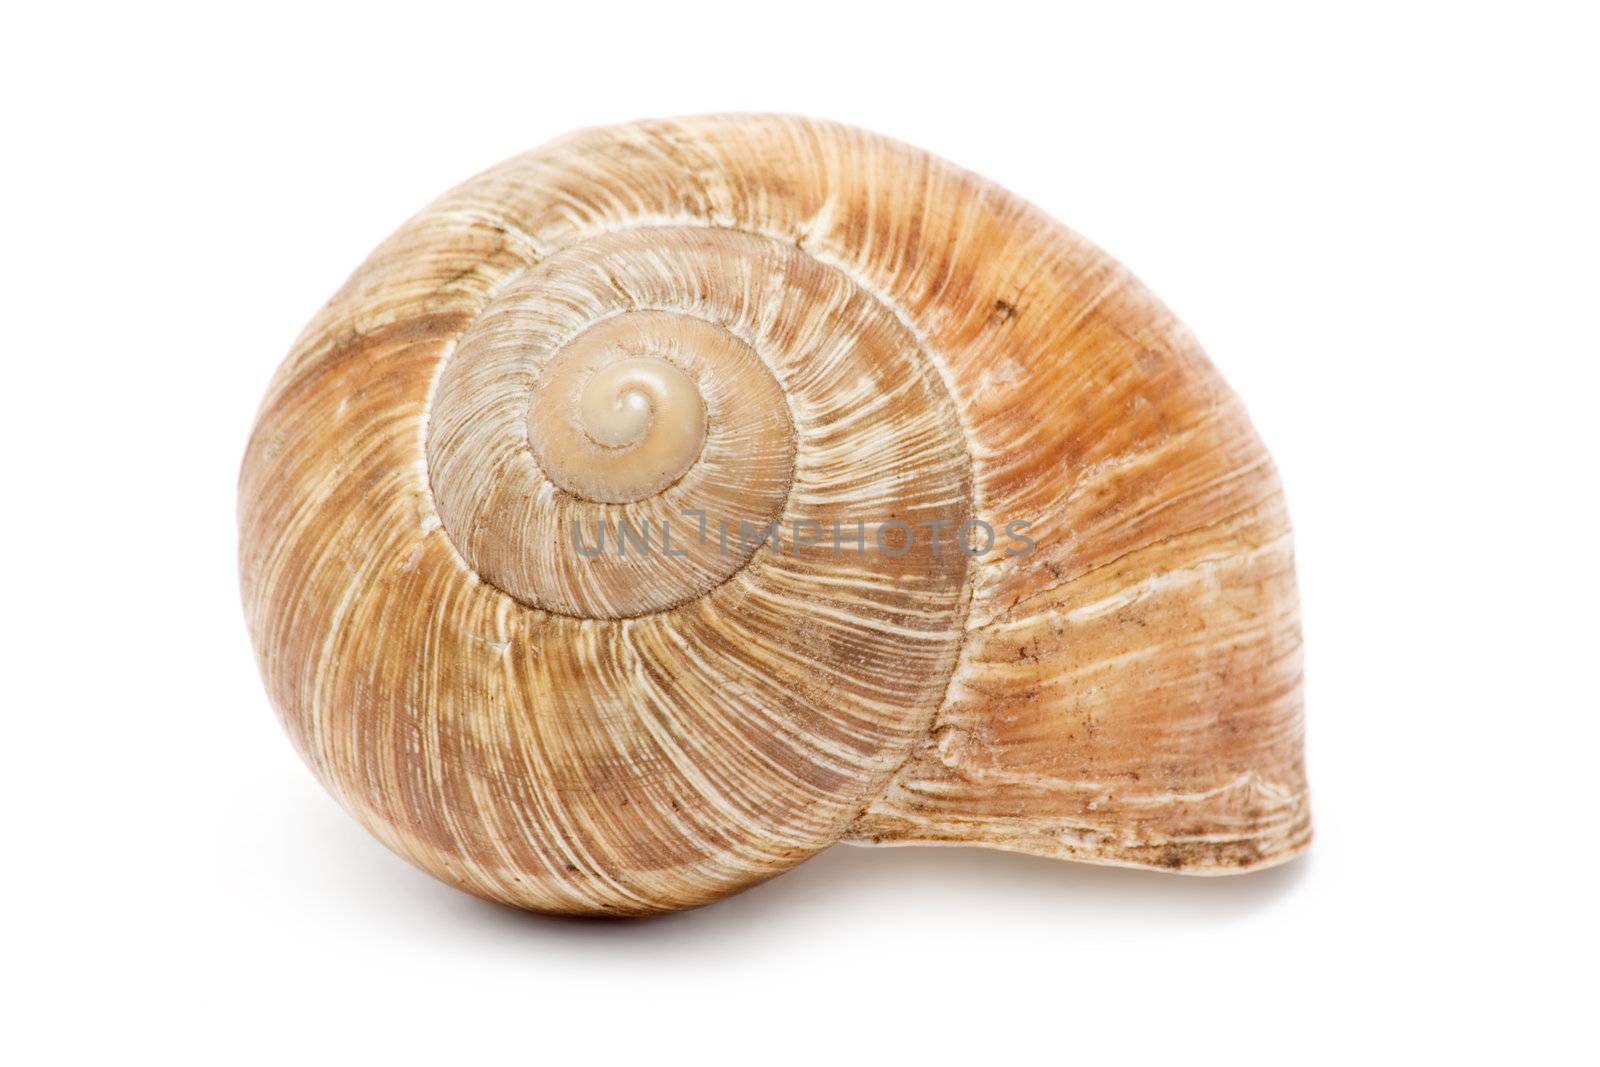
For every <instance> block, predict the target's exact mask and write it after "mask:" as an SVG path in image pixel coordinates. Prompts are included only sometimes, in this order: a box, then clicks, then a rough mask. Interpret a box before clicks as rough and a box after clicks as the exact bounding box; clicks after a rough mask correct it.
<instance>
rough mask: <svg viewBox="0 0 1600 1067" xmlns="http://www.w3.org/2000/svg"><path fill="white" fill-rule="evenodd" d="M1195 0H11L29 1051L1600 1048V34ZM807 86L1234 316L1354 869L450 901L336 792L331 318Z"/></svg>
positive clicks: (16, 594)
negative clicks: (669, 148) (308, 627)
mask: <svg viewBox="0 0 1600 1067" xmlns="http://www.w3.org/2000/svg"><path fill="white" fill-rule="evenodd" d="M1202 6H1204V7H1208V8H1209V7H1210V5H1193V6H1192V7H1191V6H1190V5H1181V6H1172V7H1145V6H1137V7H1123V6H1122V5H1111V4H1095V5H1093V6H1092V7H1090V8H1086V9H1072V8H1068V7H1064V6H1059V5H1049V6H1048V7H1047V8H1040V9H1037V10H1033V9H1025V8H1021V7H1015V6H1011V5H1007V4H1002V3H976V2H974V3H967V4H961V5H953V6H939V5H931V4H918V5H915V6H910V7H906V8H902V9H899V10H894V9H892V8H890V7H889V6H886V5H869V4H867V3H865V2H856V3H850V4H843V5H832V4H827V3H818V2H806V3H800V4H782V5H766V4H760V3H756V2H754V0H751V2H748V3H745V4H735V5H726V6H704V5H691V4H684V3H661V4H650V5H646V6H642V7H639V8H635V9H629V8H627V7H624V6H622V5H618V4H603V5H602V4H593V5H585V4H578V3H568V4H562V5H559V6H557V7H556V8H555V9H553V10H540V9H539V8H538V5H535V4H532V3H523V4H519V5H514V6H507V7H501V8H489V7H476V6H474V5H471V4H465V3H456V2H452V0H438V2H436V3H433V4H430V5H428V6H427V7H426V8H415V9H414V8H408V7H407V6H406V5H401V4H382V5H375V6H372V7H368V8H363V9H352V10H346V9H338V8H335V7H334V6H332V5H324V4H317V5H313V6H311V7H309V8H297V7H294V6H292V5H288V4H279V3H273V4H263V5H255V6H252V7H251V8H250V9H248V10H247V11H244V12H242V13H232V14H224V13H222V11H221V9H220V5H219V6H218V7H217V8H216V9H213V8H211V7H198V6H197V7H194V8H190V9H173V8H159V7H157V8H152V7H149V6H146V5H119V6H116V7H113V6H110V5H106V6H104V7H100V8H95V7H88V8H75V9H67V8H60V7H55V6H53V5H44V4H29V5H25V6H23V5H19V6H18V7H14V8H12V9H11V10H10V13H9V14H7V15H5V16H4V22H5V25H4V28H3V29H0V49H3V55H0V60H3V62H0V82H3V85H0V89H3V96H0V99H3V101H4V104H3V107H4V114H5V122H4V147H3V151H4V155H5V157H6V158H5V162H4V164H3V169H0V183H3V192H4V197H3V209H4V238H3V256H0V270H3V271H4V276H3V279H0V292H3V293H4V300H5V303H4V311H5V330H4V335H3V357H4V363H3V367H4V371H5V383H6V386H5V403H4V405H3V406H0V437H3V440H0V445H3V455H4V474H5V485H4V489H5V493H4V499H5V501H6V503H5V505H4V507H5V518H6V521H5V523H4V524H3V527H0V537H3V539H4V549H5V554H4V558H5V560H6V566H7V573H6V576H5V578H6V581H5V590H6V601H7V603H6V608H7V610H6V612H5V613H4V616H3V619H4V622H3V623H0V625H4V627H5V628H6V635H5V642H4V647H5V649H6V653H5V658H6V666H5V677H6V683H7V684H6V685H5V688H4V692H5V697H4V699H3V700H0V704H3V706H4V718H3V722H4V733H3V734H0V738H3V745H4V747H3V749H0V754H3V757H4V760H5V766H4V771H3V774H0V784H3V788H4V805H5V806H4V813H5V816H6V823H5V827H6V835H5V844H6V848H5V856H6V859H5V865H6V867H5V877H4V879H3V882H0V893H3V894H4V895H5V896H7V897H9V898H10V902H9V903H8V904H7V905H6V906H5V909H4V914H5V925H6V931H5V934H4V945H3V948H0V956H3V959H4V974H5V981H6V982H8V983H9V984H10V985H11V986H12V990H11V992H9V993H7V994H6V995H5V1001H4V1003H5V1005H6V1012H5V1015H6V1016H7V1017H8V1019H9V1021H7V1022H6V1023H5V1024H4V1025H3V1027H0V1043H3V1045H4V1046H9V1049H0V1053H4V1058H5V1059H7V1060H8V1061H9V1062H12V1063H35V1062H50V1061H61V1062H91V1063H103V1062H127V1061H130V1060H132V1061H134V1062H137V1061H139V1059H140V1058H141V1057H150V1059H149V1062H162V1063H187V1062H204V1063H224V1062H238V1061H260V1062H269V1063H322V1062H340V1061H344V1062H364V1063H404V1062H434V1063H489V1062H496V1063H520V1062H536V1061H550V1060H552V1059H560V1060H574V1061H579V1062H583V1061H593V1060H599V1061H601V1062H605V1061H608V1060H610V1059H614V1058H615V1059H624V1058H625V1059H628V1060H631V1061H634V1062H642V1063H649V1062H657V1061H661V1060H665V1061H667V1062H691V1063H698V1062H706V1063H722V1062H758V1061H764V1060H769V1059H777V1060H784V1059H790V1058H800V1059H806V1060H815V1061H818V1062H825V1063H849V1062H866V1063H888V1062H901V1061H905V1060H913V1059H914V1060H919V1061H925V1060H929V1059H934V1060H943V1059H946V1058H950V1059H956V1060H960V1061H963V1062H967V1063H974V1064H985V1065H987V1064H993V1063H1005V1062H1018V1063H1021V1062H1035V1061H1049V1062H1075V1063H1080V1064H1085V1065H1089V1067H1099V1065H1102V1064H1110V1063H1134V1062H1154V1063H1177V1062H1229V1063H1234V1062H1269V1061H1271V1062H1280V1063H1281V1062H1305V1061H1316V1060H1319V1059H1322V1058H1324V1057H1329V1056H1334V1055H1341V1056H1345V1055H1349V1056H1353V1055H1360V1056H1362V1057H1364V1058H1371V1059H1375V1060H1378V1061H1382V1060H1387V1059H1390V1058H1406V1059H1411V1058H1415V1059H1427V1060H1438V1059H1441V1058H1445V1057H1453V1058H1454V1059H1456V1060H1457V1061H1458V1062H1459V1061H1461V1060H1463V1059H1469V1060H1470V1059H1473V1058H1476V1057H1490V1056H1500V1055H1507V1056H1510V1055H1514V1056H1516V1057H1518V1058H1519V1060H1523V1061H1526V1062H1538V1061H1540V1060H1541V1059H1543V1060H1544V1061H1546V1062H1549V1061H1552V1060H1555V1061H1565V1060H1576V1059H1588V1062H1594V1061H1593V1059H1592V1058H1590V1057H1592V1056H1593V1055H1594V1049H1593V1040H1592V1037H1591V1028H1590V1027H1588V1026H1584V1027H1581V1028H1580V1020H1581V1017H1582V1016H1592V1013H1593V1011H1594V1007H1595V993H1596V990H1595V980H1594V960H1595V953H1596V948H1597V945H1596V937H1595V934H1596V928H1595V920H1594V898H1595V879H1594V874H1595V867H1596V860H1595V857H1596V855H1597V854H1600V846H1597V845H1596V843H1595V841H1594V840H1593V834H1594V832H1595V829H1596V814H1597V811H1596V807H1597V805H1596V802H1595V795H1596V794H1595V788H1594V781H1595V777H1596V770H1595V769H1596V766H1597V761H1600V749H1597V741H1600V737H1597V730H1596V725H1595V720H1596V715H1597V712H1600V700H1597V697H1596V684H1595V681H1594V677H1595V675H1594V669H1593V665H1594V663H1595V662H1596V656H1597V652H1596V645H1597V640H1596V639H1597V637H1600V626H1597V623H1596V616H1595V610H1596V604H1597V603H1600V581H1597V568H1596V563H1595V557H1596V552H1597V545H1596V529H1595V521H1594V520H1595V517H1596V515H1595V512H1596V508H1595V494H1596V486H1597V484H1600V479H1597V478H1596V475H1595V471H1594V464H1595V460H1596V458H1597V453H1600V449H1597V448H1596V445H1595V440H1596V423H1597V419H1596V409H1597V399H1596V388H1597V386H1600V374H1597V371H1596V360H1597V357H1600V342H1597V316H1596V309H1597V301H1600V267H1597V248H1600V212H1597V200H1600V166H1597V155H1596V152H1597V143H1600V76H1597V74H1596V67H1597V59H1596V46H1597V40H1600V34H1597V28H1596V25H1595V23H1594V21H1593V16H1592V15H1591V14H1590V13H1589V12H1588V11H1586V10H1585V9H1584V7H1582V6H1579V5H1574V6H1573V7H1571V8H1566V9H1560V8H1546V7H1539V6H1532V5H1526V4H1507V5H1504V6H1503V7H1501V8H1500V9H1499V10H1498V11H1488V10H1482V9H1468V8H1467V7H1465V6H1463V5H1449V6H1442V7H1439V8H1405V9H1401V8H1391V7H1389V6H1383V7H1376V8H1370V9H1359V8H1357V7H1355V6H1352V5H1349V4H1336V5H1329V6H1328V7H1327V9H1326V11H1325V12H1324V13H1321V14H1318V13H1314V12H1311V11H1309V10H1308V9H1306V8H1303V7H1299V8H1296V9H1295V11H1293V12H1291V11H1290V10H1287V9H1284V8H1280V6H1279V5H1263V6H1260V7H1248V8H1238V7H1227V8H1213V9H1210V10H1200V8H1201V7H1202ZM46 8H50V12H49V13H48V14H45V13H43V12H44V11H45V9H46ZM1113 8H1114V9H1115V10H1111V9H1113ZM763 109H764V110H782V111H796V112H803V113H808V114H814V115H819V116H824V117H830V118H836V119H841V120H844V121H848V122H852V123H855V124H858V125H862V126H866V127H869V128H872V129H876V130H878V131H880V132H884V133H888V134H891V135H893V136H896V137H899V138H902V139H905V140H908V141H911V142H913V143H916V144H920V145H922V146H924V147H926V148H929V149H931V150H933V151H935V152H938V153H939V154H941V155H944V156H947V157H949V158H951V159H953V160H955V161H957V162H959V163H962V164H964V165H967V166H970V167H972V168H974V169H976V170H979V171H980V172H982V173H984V174H986V175H988V176H989V177H991V178H994V179H995V180H997V181H999V182H1001V183H1002V184H1004V185H1007V186H1009V187H1010V188H1012V189H1013V190H1015V191H1017V192H1019V193H1021V194H1023V195H1025V196H1027V197H1028V198H1030V199H1032V200H1034V201H1035V202H1037V203H1039V204H1041V205H1043V206H1044V207H1045V208H1046V209H1047V210H1048V211H1050V212H1051V213H1052V214H1054V215H1056V216H1057V217H1059V218H1061V219H1062V220H1063V221H1065V222H1067V223H1068V224H1069V225H1071V226H1073V227H1074V228H1075V229H1077V230H1079V231H1080V232H1082V233H1084V234H1086V235H1087V236H1088V237H1090V238H1091V239H1093V240H1095V241H1096V242H1098V243H1100V244H1101V245H1102V246H1104V247H1105V248H1107V249H1109V250H1110V251H1111V252H1112V253H1113V254H1114V255H1116V256H1117V257H1118V258H1120V259H1121V260H1123V261H1124V262H1126V263H1127V264H1129V265H1130V266H1131V267H1132V268H1133V269H1134V270H1135V271H1136V272H1137V273H1138V274H1139V275H1140V276H1141V277H1143V278H1144V280H1145V281H1146V282H1148V283H1149V284H1150V285H1151V286H1152V288H1154V289H1155V291H1156V292H1157V293H1159V294H1161V295H1162V297H1163V298H1164V299H1165V300H1166V301H1167V302H1168V303H1169V304H1170V305H1171V306H1172V307H1173V308H1174V309H1175V310H1176V311H1177V313H1178V314H1179V315H1180V316H1182V317H1183V318H1184V319H1185V320H1186V321H1187V322H1188V323H1189V324H1190V325H1191V326H1192V327H1193V328H1194V329H1195V331H1196V332H1197V333H1198V334H1199V336H1200V338H1201V339H1202V341H1203V342H1204V343H1205V345H1206V347H1207V348H1208V350H1209V351H1210V353H1211V354H1212V357H1213V359H1214V360H1215V361H1216V363H1217V364H1218V366H1219V367H1220V368H1221V370H1222V372H1223V374H1224V375H1225V376H1226V377H1227V378H1228V379H1229V380H1230V382H1231V383H1232V384H1233V385H1234V386H1235V388H1236V389H1237V390H1238V391H1239V392H1240V393H1241V394H1242V395H1243V396H1244V398H1245V400H1246V402H1247V403H1248V405H1249V407H1250V410H1251V412H1252V414H1253V417H1254V419H1255V421H1256V423H1257V425H1258V427H1259V429H1260V430H1261V432H1262V434H1263V436H1264V437H1265V438H1266V440H1267V443H1268V445H1269V446H1270V447H1271V448H1272V450H1273V452H1274V454H1275V455H1276V458H1277V460H1278V463H1279V466H1280V468H1281V470H1282V474H1283V478H1284V482H1285V484H1286V485H1287V489H1288V493H1289V502H1290V507H1291V510H1292V513H1293V516H1294V519H1295V522H1296V532H1297V543H1298V553H1299V565H1300V575H1301V584H1302V594H1303V604H1304V616H1305V631H1306V643H1307V651H1308V679H1309V681H1308V715H1309V724H1310V740H1309V745H1310V747H1309V759H1310V769H1311V774H1312V786H1313V803H1314V811H1315V817H1316V821H1317V827H1318V838H1317V841H1316V844H1315V845H1314V847H1313V849H1312V852H1311V854H1310V855H1309V856H1308V857H1307V858H1305V859H1303V860H1301V861H1298V862H1296V863H1294V864H1292V865H1290V866H1288V867H1285V868H1281V869H1278V870H1275V871H1272V872H1269V873H1265V874H1260V875H1255V876H1246V877H1240V878H1235V879H1213V880H1198V879H1184V878H1177V877H1171V876H1163V875H1159V874H1147V873H1140V872H1130V871H1119V870H1106V869H1096V868H1090V867H1082V866H1075V865H1068V864H1058V863H1054V862H1050V861H1046V860H1039V859H1031V858H1026V857H1018V856H1011V855H1006V854H1001V853H993V852H986V851H982V850H971V849H890V850H870V849H857V848H847V847H840V848H836V849H834V850H832V851H830V852H829V853H827V854H824V855H823V856H821V857H820V858H818V859H816V860H814V861H812V862H810V863H808V864H806V865H804V866H803V867H801V868H799V869H797V870H796V871H794V872H793V873H791V874H789V875H786V876H784V877H782V878H780V879H778V880H776V881H774V882H771V883H769V884H767V885H765V886H763V887H760V888H757V889H755V890H753V891H751V892H749V893H746V894H744V895H742V896H740V897H736V898H734V899H731V900H728V901H726V902H723V903H721V904H717V905H714V906H712V907H709V908H706V909H703V910H701V911H698V912H694V913H690V914H684V915H679V916H673V917H668V918H663V919H659V920H654V921H650V922H645V923H630V924H607V923H600V924H597V923H592V922H573V921H558V920H550V919H543V918H539V917H536V916H525V915H522V914H520V913H516V912H513V911H510V910H507V909H503V908H499V907H496V906H492V905H489V904H484V903H481V902H479V901H476V900H473V899H470V898H468V897H466V896H463V895H461V894H458V893H456V892H455V891H453V890H450V889H447V888H445V887H443V886H442V885H438V884H435V883H434V882H432V881H430V880H429V879H428V878H427V877H426V876H424V875H423V874H421V873H418V872H417V871H414V870H413V869H411V868H410V867H408V866H406V865H405V864H404V863H402V862H401V861H400V860H398V859H396V858H394V857H392V856H391V855H389V854H388V853H387V852H386V851H384V850H383V849H382V848H381V847H380V846H379V845H377V844H376V843H375V842H374V841H372V840H371V839H369V838H368V837H367V836H366V835H365V834H364V833H363V832H362V831H361V830H360V829H359V828H358V827H357V826H356V825H355V824H354V823H353V822H352V821H351V820H350V819H349V818H347V817H346V816H345V815H344V814H343V813H342V812H341V811H340V810H339V809H338V808H337V807H336V806H335V804H334V803H333V801H331V800H330V799H328V797H326V796H325V795H324V794H323V793H322V791H321V790H320V788H319V787H318V786H317V785H316V783H315V782H314V781H313V780H312V778H311V776H310V774H309V773H308V772H307V771H306V770H305V768H304V767H302V765H301V764H300V762H299V760H298V759H297V757H296V756H295V755H294V753H293V752H292V750H291V749H290V746H289V743H288V741H287V740H286V739H285V738H284V736H283V735H282V734H281V732H280V730H279V727H278V725H277V723H276V721H275V720H274V717H273V715H272V713H271V711H270V709H269V708H268V705H267V702H266V700H265V697H264V695H263V692H262V689H261V686H260V684H259V681H258V679H257V677H256V671H255V666H254V662H253V658H252V655H251V653H250V650H249V646H248V642H247V640H246V637H245V632H244V626H243V622H242V618H241V612H240V609H239V605H238V593H237V587H236V577H235V561H234V552H235V529H234V482H235V478H236V475H237V466H238V462H239V459H240V456H241V453H242V450H243V447H244V442H245V439H246V435H247V433H248V431H249V428H250V424H251V421H252V418H253V415H254V411H255V406H256V404H257V402H258V401H259V399H260V396H261V394H262V392H263V390H264V388H265V386H266V383H267V380H268V378H269V377H270V375H271V374H272V372H273V369H274V368H275V366H276V365H277V362H278V361H279V359H281V358H282V356H283V355H284V353H285V352H286V351H287V349H288V347H289V344H290V342H291V341H292V340H293V338H294V336H295V335H296V333H297V332H298V331H299V329H300V327H301V326H302V325H303V324H304V322H305V321H306V320H307V319H309V317H310V316H311V315H312V313H313V312H314V311H315V310H316V309H317V307H318V306H319V305H320V304H321V303H322V301H323V300H325V299H326V298H327V297H328V296H329V295H330V294H331V293H332V292H333V290H334V289H335V288H336V287H337V286H338V285H339V284H340V282H342V281H343V279H344V277H345V276H346V275H347V274H348V273H349V272H350V271H351V270H352V269H353V268H354V267H355V266H356V265H357V264H358V263H359V262H360V261H361V259H362V258H363V257H364V256H365V254H366V253H367V251H368V250H369V249H370V248H371V247H372V246H373V245H375V244H376V243H377V242H378V241H379V240H380V239H381V238H383V237H384V236H385V235H386V234H387V233H388V232H389V231H390V230H392V229H393V228H394V227H395V226H397V225H398V224H399V223H400V222H401V221H402V220H404V219H405V218H406V217H407V216H408V215H409V214H410V213H412V212H413V211H415V210H416V209H418V208H419V207H420V206H421V205H423V204H424V203H426V202H427V201H428V200H430V199H432V198H433V197H434V196H435V195H436V194H438V193H439V192H441V191H443V190H444V189H445V188H447V187H449V186H451V185H453V184H455V183H456V182H457V181H459V180H461V179H463V178H465V177H466V176H468V175H470V174H473V173H475V172H477V171H479V170H481V169H483V168H485V167H487V166H489V165H491V164H493V163H495V162H497V161H498V160H500V159H502V158H503V157H506V156H509V155H511V154H513V153H516V152H518V151H521V150H524V149H526V148H529V147H532V146H535V145H537V144H539V143H541V142H543V141H545V140H547V139H549V138H551V137H554V136H556V135H558V134H560V133H563V132H565V131H567V130H569V129H571V128H573V127H576V126H583V125H592V124H597V123H603V122H608V121H618V120H625V119H631V118H638V117H646V116H652V115H672V114H681V113H692V112H700V111H710V110H763ZM1590 1021H1591V1023H1592V1018H1591V1020H1590ZM679 1057H681V1059H679Z"/></svg>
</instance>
